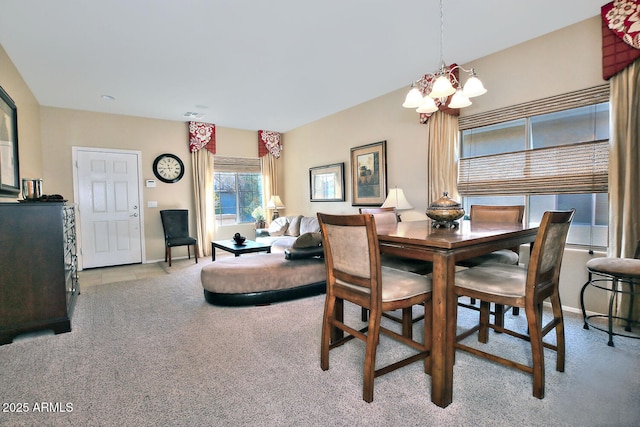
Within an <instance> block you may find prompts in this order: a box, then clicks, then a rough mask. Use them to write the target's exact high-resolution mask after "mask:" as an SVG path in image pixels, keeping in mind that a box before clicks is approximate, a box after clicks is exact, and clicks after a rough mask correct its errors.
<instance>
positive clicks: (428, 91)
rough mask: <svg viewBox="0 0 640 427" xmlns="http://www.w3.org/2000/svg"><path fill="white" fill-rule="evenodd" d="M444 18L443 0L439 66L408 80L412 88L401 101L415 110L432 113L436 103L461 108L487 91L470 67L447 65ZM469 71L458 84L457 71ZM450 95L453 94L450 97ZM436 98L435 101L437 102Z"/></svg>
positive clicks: (436, 105) (406, 106) (436, 109)
mask: <svg viewBox="0 0 640 427" xmlns="http://www.w3.org/2000/svg"><path fill="white" fill-rule="evenodd" d="M443 27H444V18H443V10H442V0H440V63H441V66H440V69H439V70H438V71H437V72H435V73H429V74H425V75H424V76H423V77H422V78H421V79H419V80H416V81H414V82H412V83H411V90H410V91H409V93H408V94H407V96H406V98H405V100H404V103H403V104H402V106H403V107H405V108H415V109H416V111H417V112H418V113H433V112H435V111H438V108H439V105H447V102H448V105H447V106H448V107H449V108H464V107H468V106H469V105H471V101H470V100H469V98H473V97H475V96H480V95H482V94H484V93H486V92H487V90H486V89H485V88H484V85H483V84H482V82H481V81H480V79H479V78H478V76H477V75H476V72H475V70H474V69H473V68H471V69H470V70H467V69H464V68H462V67H461V66H459V65H455V66H453V67H447V66H445V64H444V61H443V60H442V57H443V50H444V48H443V46H444V41H443V40H444V31H443ZM460 71H463V72H465V73H467V74H468V77H467V81H466V82H465V84H464V85H462V84H461V81H460V79H459V78H458V73H459V72H460ZM452 95H453V96H452ZM436 100H438V102H436Z"/></svg>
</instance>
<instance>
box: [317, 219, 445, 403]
mask: <svg viewBox="0 0 640 427" xmlns="http://www.w3.org/2000/svg"><path fill="white" fill-rule="evenodd" d="M317 215H318V222H319V223H320V227H321V230H322V240H323V247H324V253H325V268H326V272H327V292H326V297H325V306H324V316H323V320H322V337H321V351H320V367H321V368H322V370H323V371H326V370H327V369H329V351H330V350H332V349H334V348H336V347H338V346H341V345H343V344H344V343H345V342H347V341H350V340H352V339H353V338H358V339H360V340H362V341H364V342H365V343H366V347H365V355H364V380H363V397H362V398H363V399H364V400H365V401H366V402H372V401H373V382H374V378H376V377H379V376H381V375H384V374H387V373H389V372H392V371H394V370H396V369H398V368H401V367H403V366H406V365H408V364H410V363H413V362H416V361H419V360H423V361H424V372H425V373H427V374H429V373H430V372H431V365H430V362H431V359H430V357H429V356H430V350H431V318H432V316H431V280H430V279H429V278H428V277H426V276H423V275H419V274H415V273H410V272H407V271H402V270H398V269H393V268H389V267H384V266H382V265H381V264H380V246H379V243H378V235H377V232H376V224H375V219H374V217H373V215H367V214H360V215H328V214H322V213H318V214H317ZM344 301H348V302H350V303H353V304H356V305H358V306H360V307H363V308H366V309H367V310H368V311H369V320H368V322H367V325H366V326H365V327H364V328H360V329H358V326H355V325H354V324H353V323H351V322H347V321H346V320H345V319H344V313H343V311H342V309H343V304H344ZM417 304H422V305H424V309H425V313H426V316H425V322H424V334H423V339H422V342H419V341H417V340H413V339H410V338H407V337H406V336H404V335H402V334H399V333H397V332H395V331H393V330H391V329H388V328H386V327H384V326H382V325H381V320H382V313H383V312H385V311H393V310H396V309H406V308H409V309H410V308H411V307H413V306H414V305H417ZM350 325H353V326H350ZM336 331H340V335H343V336H340V335H338V334H336V335H334V332H336ZM344 333H347V335H346V336H344ZM380 334H384V335H386V336H389V337H391V338H392V339H394V340H397V341H399V342H400V343H402V344H404V345H407V346H409V347H411V348H413V349H414V351H413V352H412V353H413V354H412V355H410V356H408V357H405V358H403V359H402V360H399V361H397V362H395V363H391V364H389V365H386V366H384V367H380V368H378V369H376V353H377V347H378V343H379V341H380ZM332 337H333V339H332ZM405 356H407V355H406V354H405Z"/></svg>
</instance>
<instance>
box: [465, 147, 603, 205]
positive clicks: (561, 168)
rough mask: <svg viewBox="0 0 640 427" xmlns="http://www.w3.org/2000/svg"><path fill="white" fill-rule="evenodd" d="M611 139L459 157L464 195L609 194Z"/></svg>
mask: <svg viewBox="0 0 640 427" xmlns="http://www.w3.org/2000/svg"><path fill="white" fill-rule="evenodd" d="M608 166H609V141H608V140H602V141H594V142H582V143H578V144H569V145H560V146H555V147H548V148H539V149H534V150H524V151H517V152H512V153H504V154H494V155H489V156H478V157H468V158H464V159H460V162H459V169H458V191H459V193H460V194H461V195H462V196H481V195H505V194H508V195H512V194H524V195H527V194H565V193H606V192H607V188H608Z"/></svg>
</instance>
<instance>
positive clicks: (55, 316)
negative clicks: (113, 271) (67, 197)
mask: <svg viewBox="0 0 640 427" xmlns="http://www.w3.org/2000/svg"><path fill="white" fill-rule="evenodd" d="M77 266H78V261H77V255H76V226H75V208H74V205H72V204H67V203H62V202H27V203H0V345H2V344H8V343H10V342H12V341H13V339H14V338H15V337H16V336H17V335H20V334H23V333H26V332H34V331H40V330H45V329H49V330H52V331H53V332H54V333H56V334H60V333H63V332H70V331H71V314H72V311H73V306H74V303H75V299H76V297H77V295H78V293H79V286H78V271H77V270H78V269H77Z"/></svg>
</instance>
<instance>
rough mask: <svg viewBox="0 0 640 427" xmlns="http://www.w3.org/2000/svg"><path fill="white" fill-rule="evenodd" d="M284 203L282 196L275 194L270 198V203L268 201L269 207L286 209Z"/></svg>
mask: <svg viewBox="0 0 640 427" xmlns="http://www.w3.org/2000/svg"><path fill="white" fill-rule="evenodd" d="M284 208H285V206H284V203H282V200H280V196H278V195H273V196H271V198H270V199H269V203H267V209H284Z"/></svg>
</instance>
